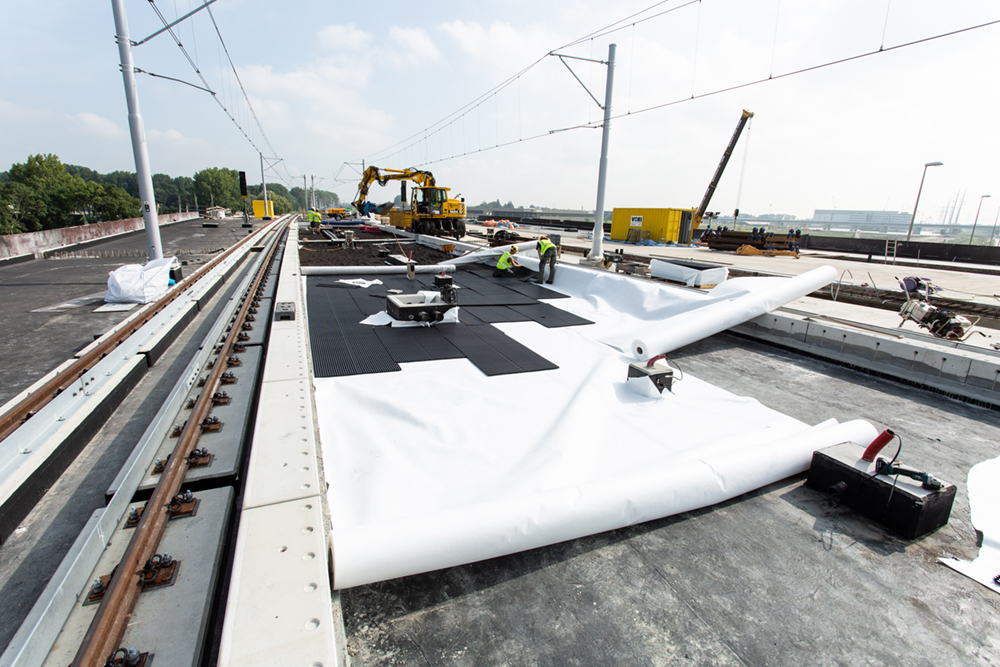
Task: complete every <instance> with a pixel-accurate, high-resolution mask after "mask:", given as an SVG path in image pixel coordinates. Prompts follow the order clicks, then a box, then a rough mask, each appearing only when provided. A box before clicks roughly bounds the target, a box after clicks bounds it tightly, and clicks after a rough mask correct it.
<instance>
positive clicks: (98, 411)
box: [0, 363, 149, 542]
mask: <svg viewBox="0 0 1000 667" xmlns="http://www.w3.org/2000/svg"><path fill="white" fill-rule="evenodd" d="M148 369H149V365H148V364H147V363H140V364H136V365H135V366H134V367H133V369H132V370H131V371H130V372H129V373H127V374H126V375H125V376H124V377H122V378H121V381H120V382H119V384H118V385H117V386H115V387H114V388H113V389H112V390H111V391H110V392H109V393H108V394H106V395H105V397H104V398H103V400H101V401H100V402H99V403H98V404H97V405H96V406H94V407H93V409H92V410H91V412H90V413H89V414H87V415H86V416H85V417H84V419H83V420H82V421H81V422H80V423H79V424H78V425H77V427H76V428H75V429H73V431H72V432H70V433H69V434H67V436H66V438H64V439H63V440H62V442H60V443H59V445H58V446H57V447H56V448H55V450H53V452H52V454H51V455H50V456H47V457H46V458H45V460H44V461H40V462H39V465H37V466H36V467H35V469H34V470H32V471H31V473H30V474H29V475H28V476H27V477H26V478H25V480H24V482H23V483H21V484H20V485H19V486H18V487H17V489H16V490H15V491H14V492H13V493H12V494H11V495H10V496H9V497H7V498H5V499H4V501H3V504H2V505H0V542H3V541H4V540H6V539H7V538H8V537H9V536H10V534H11V533H13V532H14V529H16V528H17V527H18V525H20V523H21V522H22V521H23V520H24V518H25V517H26V516H28V513H29V512H31V510H32V508H33V507H34V506H35V504H36V503H38V501H39V500H40V499H41V498H42V496H44V495H45V493H46V492H47V491H48V490H49V488H50V487H51V486H52V485H53V484H54V483H55V482H56V480H57V479H59V476H60V475H62V474H63V472H64V471H65V470H66V468H67V467H69V464H70V463H72V462H73V460H74V459H76V457H77V455H79V453H80V452H81V451H83V448H84V447H85V446H86V444H87V443H88V442H90V439H91V438H92V437H93V436H94V434H95V433H97V431H98V430H99V429H100V428H101V427H102V426H103V425H104V423H105V422H106V421H107V420H108V417H110V416H111V414H112V413H113V412H114V411H115V409H116V408H117V407H118V406H119V405H120V404H121V402H122V401H123V400H124V399H125V397H126V396H127V395H128V393H129V392H130V391H132V389H134V388H135V386H136V385H137V384H139V380H141V379H142V377H143V376H144V375H145V374H146V371H147V370H148Z"/></svg>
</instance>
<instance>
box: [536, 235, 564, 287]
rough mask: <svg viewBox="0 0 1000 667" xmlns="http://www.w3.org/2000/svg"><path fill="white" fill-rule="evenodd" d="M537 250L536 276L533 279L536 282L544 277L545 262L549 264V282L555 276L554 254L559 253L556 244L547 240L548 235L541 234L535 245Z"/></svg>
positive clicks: (550, 282)
mask: <svg viewBox="0 0 1000 667" xmlns="http://www.w3.org/2000/svg"><path fill="white" fill-rule="evenodd" d="M535 248H536V249H537V250H538V277H537V278H535V279H534V281H535V282H536V283H540V282H542V280H544V278H545V263H546V262H548V264H549V280H548V282H549V284H550V285H551V284H552V281H553V280H555V277H556V255H558V254H559V251H558V249H557V248H556V244H555V243H553V242H552V241H550V240H549V237H547V236H542V237H541V238H539V239H538V243H537V244H536V245H535Z"/></svg>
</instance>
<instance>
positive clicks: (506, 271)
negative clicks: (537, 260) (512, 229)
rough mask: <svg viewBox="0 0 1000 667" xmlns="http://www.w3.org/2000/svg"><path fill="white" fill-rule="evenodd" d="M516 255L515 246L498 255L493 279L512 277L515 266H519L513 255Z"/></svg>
mask: <svg viewBox="0 0 1000 667" xmlns="http://www.w3.org/2000/svg"><path fill="white" fill-rule="evenodd" d="M516 254H517V246H516V245H514V246H511V247H510V250H508V251H507V252H505V253H504V254H502V255H500V259H498V260H497V268H496V269H494V270H493V277H494V278H500V277H503V276H513V275H514V268H513V267H515V266H521V265H520V264H518V263H517V260H516V259H514V255H516Z"/></svg>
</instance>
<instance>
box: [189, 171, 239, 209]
mask: <svg viewBox="0 0 1000 667" xmlns="http://www.w3.org/2000/svg"><path fill="white" fill-rule="evenodd" d="M194 194H195V196H197V197H198V204H199V205H201V206H211V205H212V204H214V205H215V206H224V207H226V208H231V209H233V210H240V211H242V210H243V198H242V197H241V196H240V178H239V173H238V172H236V171H234V170H232V169H228V168H226V167H222V168H221V169H220V168H218V167H209V168H208V169H202V170H201V171H199V172H197V173H196V174H195V175H194Z"/></svg>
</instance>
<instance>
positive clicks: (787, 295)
mask: <svg viewBox="0 0 1000 667" xmlns="http://www.w3.org/2000/svg"><path fill="white" fill-rule="evenodd" d="M836 279H837V270H836V269H834V268H833V267H832V266H821V267H820V268H818V269H813V270H812V271H809V272H807V273H803V274H802V275H800V276H795V277H792V278H788V279H785V280H781V281H780V282H771V284H769V285H768V286H766V287H764V288H762V289H759V290H754V291H751V292H749V293H745V294H742V295H740V296H737V297H735V298H733V299H728V300H726V301H717V302H715V303H712V304H709V305H706V306H703V307H701V308H696V309H694V310H691V311H688V312H685V313H680V314H678V315H674V316H673V317H670V318H668V319H666V320H664V321H662V322H659V323H657V324H656V325H654V326H652V327H650V328H648V329H645V330H643V331H640V332H639V335H638V336H636V338H635V340H633V341H632V345H631V349H632V354H634V355H635V356H636V358H638V359H640V360H646V359H649V358H650V357H655V356H656V355H658V354H666V353H668V352H672V351H673V350H676V349H678V348H681V347H684V346H685V345H688V344H690V343H693V342H695V341H698V340H701V339H702V338H707V337H708V336H711V335H713V334H717V333H719V332H721V331H725V330H726V329H728V328H730V327H734V326H736V325H737V324H742V323H743V322H747V321H749V320H752V319H753V318H755V317H757V316H759V315H763V314H764V313H767V312H769V311H772V310H774V309H775V308H779V307H781V306H783V305H785V304H786V303H789V302H791V301H794V300H796V299H800V298H802V297H804V296H805V295H806V294H809V293H810V292H813V291H815V290H818V289H820V288H821V287H824V286H826V285H829V284H830V283H832V282H833V281H834V280H836ZM723 285H725V283H723ZM716 289H718V288H716ZM712 291H714V290H712Z"/></svg>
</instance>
